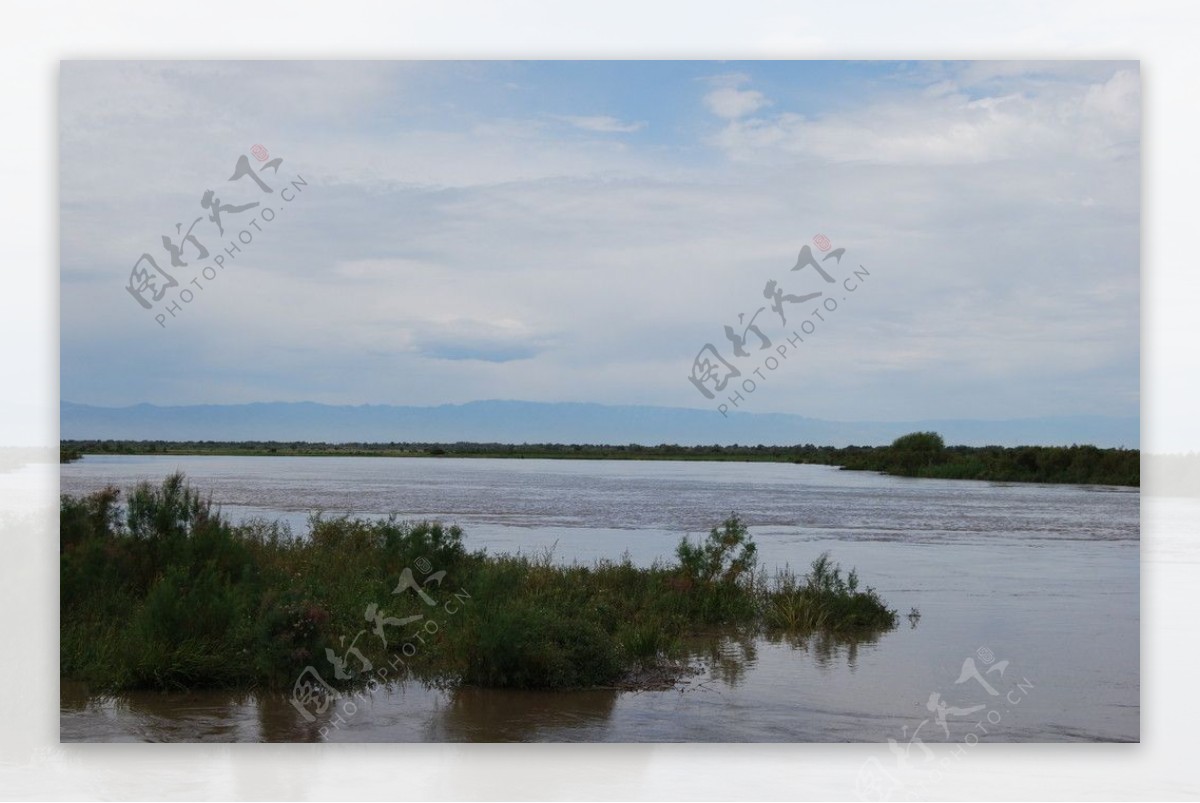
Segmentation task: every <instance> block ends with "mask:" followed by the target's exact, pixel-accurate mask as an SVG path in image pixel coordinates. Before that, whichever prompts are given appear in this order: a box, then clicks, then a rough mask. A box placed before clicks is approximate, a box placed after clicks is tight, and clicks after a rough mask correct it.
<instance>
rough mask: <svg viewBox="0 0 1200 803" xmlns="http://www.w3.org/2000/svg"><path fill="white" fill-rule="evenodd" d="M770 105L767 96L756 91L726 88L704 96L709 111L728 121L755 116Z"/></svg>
mask: <svg viewBox="0 0 1200 803" xmlns="http://www.w3.org/2000/svg"><path fill="white" fill-rule="evenodd" d="M768 104H769V101H768V100H767V98H766V96H765V95H763V93H761V92H759V91H757V90H754V89H734V88H733V87H724V88H722V89H714V90H713V91H711V92H709V93H708V94H707V95H705V96H704V105H706V106H708V109H709V111H711V112H712V113H713V114H715V115H717V116H718V117H722V118H724V119H726V120H736V119H737V118H739V117H745V116H746V115H747V114H753V113H754V112H756V111H758V110H759V109H761V108H762V107H764V106H766V105H768Z"/></svg>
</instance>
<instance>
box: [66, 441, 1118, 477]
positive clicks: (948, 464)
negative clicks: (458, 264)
mask: <svg viewBox="0 0 1200 803" xmlns="http://www.w3.org/2000/svg"><path fill="white" fill-rule="evenodd" d="M89 454H93V455H176V456H193V455H213V456H242V457H426V458H439V457H464V458H506V459H531V460H532V459H537V460H688V461H726V462H766V463H796V464H815V465H829V466H838V467H840V468H843V469H846V470H850V471H878V472H881V473H884V474H890V475H893V476H904V477H923V478H931V479H965V480H984V481H992V482H1034V483H1057V484H1071V485H1114V486H1124V487H1140V485H1141V453H1140V451H1139V450H1137V449H1101V448H1099V447H1096V446H1090V445H1072V446H1014V447H1005V446H979V447H974V446H946V445H945V443H944V442H943V441H942V438H941V436H940V435H937V434H936V433H912V434H909V435H905V436H903V437H901V438H897V439H896V440H895V441H893V442H892V443H891V444H890V445H888V446H847V447H833V446H815V445H813V444H804V445H795V446H766V445H757V446H739V445H733V446H721V445H715V444H714V445H710V446H679V445H676V444H660V445H658V446H643V445H639V444H626V445H603V444H501V443H338V444H332V443H308V442H287V443H284V442H274V441H262V442H254V441H239V442H232V441H231V442H219V441H117V440H102V441H101V440H92V441H87V440H64V441H62V442H61V444H60V455H61V460H62V462H71V461H73V460H78V459H81V458H83V457H84V456H85V455H89Z"/></svg>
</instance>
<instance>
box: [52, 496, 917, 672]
mask: <svg viewBox="0 0 1200 803" xmlns="http://www.w3.org/2000/svg"><path fill="white" fill-rule="evenodd" d="M120 500H121V495H120V493H119V492H118V491H117V490H116V489H108V490H105V491H101V492H98V493H94V494H91V495H89V496H86V497H70V496H64V497H63V498H62V502H61V511H60V524H61V530H60V532H61V535H60V561H61V619H60V628H61V671H62V677H63V678H64V679H68V680H77V681H83V682H86V683H88V684H89V685H90V686H92V687H93V688H105V689H110V690H120V689H139V688H157V689H191V688H205V687H218V688H238V689H253V688H266V689H285V688H291V689H304V690H305V692H306V693H308V694H311V693H312V692H313V690H314V689H319V688H330V689H332V688H341V687H352V686H354V685H356V684H362V683H365V682H369V681H370V680H371V679H372V678H373V677H377V673H378V671H379V669H380V668H382V667H388V666H390V667H392V676H393V677H395V676H396V673H398V672H401V671H402V673H403V674H404V675H406V676H414V677H417V678H420V679H422V680H425V681H427V682H430V683H434V684H446V685H450V686H466V687H484V688H509V689H570V688H595V687H603V686H614V685H622V684H624V685H630V684H632V685H636V684H637V682H638V678H649V679H650V680H651V681H653V682H654V683H655V684H661V683H662V682H663V677H664V675H669V674H670V673H671V672H673V671H679V672H684V671H686V668H687V667H686V665H685V664H684V663H682V658H683V656H684V651H683V650H682V649H681V643H682V641H683V640H684V639H686V638H689V637H691V636H695V635H698V634H704V633H709V632H716V631H718V630H720V631H724V632H727V631H729V630H730V629H735V630H736V629H740V630H742V631H745V632H773V633H790V634H805V633H814V632H819V633H825V634H845V635H854V634H862V635H864V636H866V635H870V634H877V633H879V632H882V631H886V630H889V629H891V628H893V627H895V625H896V623H897V618H898V617H897V614H896V611H894V610H892V609H891V608H889V607H888V606H887V605H886V604H885V603H884V602H883V601H882V600H881V599H880V598H879V596H878V595H877V594H876V593H875V592H874V591H873V590H872V589H871V588H863V589H860V587H859V581H858V577H857V575H856V573H855V572H854V571H851V572H849V573H848V574H845V575H843V573H842V571H841V569H840V567H838V566H837V565H836V564H833V563H831V562H830V561H829V560H828V558H827V557H826V556H820V557H818V558H817V560H815V561H814V562H813V565H812V568H811V570H810V571H809V573H808V574H807V575H806V576H804V577H797V576H796V575H795V574H792V573H790V572H786V571H784V572H779V573H777V574H776V575H775V576H773V577H770V578H768V577H767V576H766V575H765V573H764V572H763V571H762V570H761V568H760V567H759V565H758V562H757V558H756V556H757V547H756V545H755V543H754V541H753V539H752V538H751V536H750V534H749V532H748V531H747V529H746V527H745V525H744V524H743V523H742V522H741V521H740V520H739V519H738V518H737V517H736V516H731V517H730V518H728V519H727V520H726V521H724V522H723V523H722V525H721V526H720V527H716V528H713V529H712V530H711V532H710V533H709V536H708V538H707V539H706V540H704V541H703V542H701V543H692V542H689V541H687V540H686V539H685V540H683V541H682V542H681V543H680V544H679V546H678V548H677V550H676V556H675V557H676V560H675V562H673V563H670V564H657V563H656V564H655V565H653V566H650V567H636V566H634V565H633V564H632V563H631V562H630V561H629V560H628V559H625V560H622V561H599V562H597V563H595V564H594V565H592V566H581V565H569V566H564V565H560V564H556V563H555V562H553V561H552V560H551V558H550V555H549V554H546V555H545V556H544V557H543V558H540V559H539V558H537V557H534V558H530V557H528V556H513V555H488V554H486V553H484V552H483V551H475V552H469V551H467V550H466V548H465V547H464V545H463V539H462V535H463V534H462V531H461V530H460V529H459V528H457V527H444V526H442V525H441V524H438V523H431V522H419V523H406V522H400V521H397V520H395V519H394V518H393V519H387V520H382V521H381V520H363V519H356V518H350V517H339V518H331V519H326V518H322V517H320V516H314V517H312V518H311V519H310V521H309V532H308V533H307V534H306V536H303V537H300V536H296V535H294V534H292V533H291V532H290V531H288V530H287V528H286V527H284V526H281V525H280V524H278V523H275V522H267V521H259V522H252V523H247V524H243V525H237V526H235V525H232V524H230V523H229V522H228V521H227V520H225V519H224V518H223V517H222V516H221V514H220V513H219V512H218V511H217V510H216V509H215V508H214V506H213V505H212V504H211V503H210V502H209V501H208V500H207V499H206V498H205V497H204V496H203V495H202V494H201V493H200V492H199V491H197V490H196V489H193V488H191V487H190V486H189V485H188V484H187V483H186V481H185V480H184V478H183V476H182V475H179V474H175V475H172V476H170V477H168V478H167V479H166V480H165V481H164V482H163V483H162V484H161V485H159V486H151V485H148V484H141V485H139V486H138V487H136V488H134V489H132V490H131V491H130V492H129V493H128V495H127V496H126V498H125V499H124V500H123V501H124V511H123V513H122V511H121V508H120V507H119V505H118V502H119V501H120ZM372 673H375V674H374V675H373V674H372ZM385 677H386V675H385Z"/></svg>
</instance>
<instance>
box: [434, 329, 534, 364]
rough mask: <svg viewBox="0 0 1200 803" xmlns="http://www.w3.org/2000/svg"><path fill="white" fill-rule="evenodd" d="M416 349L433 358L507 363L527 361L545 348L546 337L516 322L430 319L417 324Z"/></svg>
mask: <svg viewBox="0 0 1200 803" xmlns="http://www.w3.org/2000/svg"><path fill="white" fill-rule="evenodd" d="M412 343H413V346H414V348H415V350H416V351H417V352H418V353H419V354H421V355H423V356H425V357H429V358H431V359H435V360H479V361H482V362H493V363H507V362H513V361H516V360H528V359H530V358H532V357H535V356H537V355H538V354H540V353H542V352H543V351H545V350H546V347H547V343H546V339H545V338H542V337H537V336H535V335H534V334H533V333H532V332H531V331H529V329H528V328H527V327H526V326H524V325H523V324H521V323H520V322H518V321H511V320H499V321H495V320H467V319H454V320H447V321H429V322H424V323H421V324H418V325H417V326H416V327H415V333H414V336H413V339H412Z"/></svg>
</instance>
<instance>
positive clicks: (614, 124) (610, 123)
mask: <svg viewBox="0 0 1200 803" xmlns="http://www.w3.org/2000/svg"><path fill="white" fill-rule="evenodd" d="M559 119H561V120H563V121H565V122H568V123H570V124H571V125H573V126H575V127H576V128H582V129H583V130H584V131H597V132H599V133H602V134H632V133H633V132H634V131H641V130H642V129H643V128H645V127H646V123H645V122H637V123H624V122H621V121H620V120H618V119H617V118H616V117H605V116H597V117H561V118H559Z"/></svg>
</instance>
